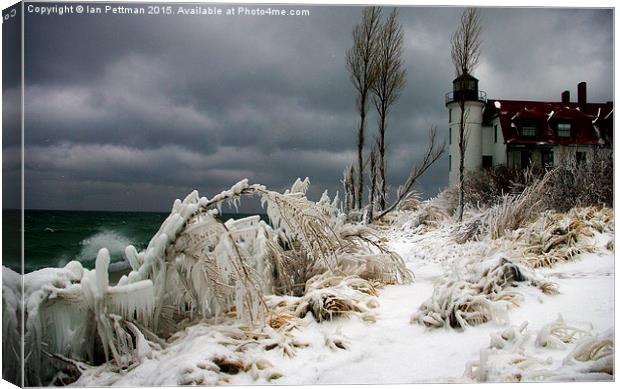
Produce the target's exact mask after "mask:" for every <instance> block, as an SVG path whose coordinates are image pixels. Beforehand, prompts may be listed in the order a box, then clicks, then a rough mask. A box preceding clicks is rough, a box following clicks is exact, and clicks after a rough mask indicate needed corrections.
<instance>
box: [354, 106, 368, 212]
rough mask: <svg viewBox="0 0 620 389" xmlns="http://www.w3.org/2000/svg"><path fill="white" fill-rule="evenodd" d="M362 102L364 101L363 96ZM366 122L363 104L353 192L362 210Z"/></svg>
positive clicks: (357, 205) (358, 206)
mask: <svg viewBox="0 0 620 389" xmlns="http://www.w3.org/2000/svg"><path fill="white" fill-rule="evenodd" d="M362 101H366V98H365V96H363V97H362ZM365 122H366V107H365V103H363V104H361V107H360V128H359V131H358V133H357V182H356V185H357V188H356V190H355V201H356V207H357V209H362V197H363V196H364V124H365Z"/></svg>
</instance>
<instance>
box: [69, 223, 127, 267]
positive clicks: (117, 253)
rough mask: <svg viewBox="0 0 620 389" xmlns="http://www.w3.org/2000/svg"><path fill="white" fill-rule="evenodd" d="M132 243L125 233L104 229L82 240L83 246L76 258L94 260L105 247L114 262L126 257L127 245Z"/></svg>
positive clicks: (82, 260) (81, 260)
mask: <svg viewBox="0 0 620 389" xmlns="http://www.w3.org/2000/svg"><path fill="white" fill-rule="evenodd" d="M130 244H132V242H131V240H130V239H129V238H127V237H126V236H124V235H123V234H120V233H118V232H117V231H109V230H104V231H101V232H98V233H96V234H95V235H92V236H90V237H88V238H86V239H84V240H82V241H81V242H80V246H81V247H82V248H81V251H80V253H79V254H78V255H77V256H76V259H77V260H78V261H80V262H91V261H94V260H95V258H97V253H98V252H99V250H100V249H102V248H104V247H105V248H107V249H108V251H109V252H110V259H111V260H112V262H117V261H121V260H124V259H125V247H127V246H128V245H130Z"/></svg>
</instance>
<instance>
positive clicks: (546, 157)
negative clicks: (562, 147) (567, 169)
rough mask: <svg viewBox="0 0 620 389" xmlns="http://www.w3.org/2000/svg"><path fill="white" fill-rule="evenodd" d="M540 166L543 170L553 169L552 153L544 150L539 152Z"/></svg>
mask: <svg viewBox="0 0 620 389" xmlns="http://www.w3.org/2000/svg"><path fill="white" fill-rule="evenodd" d="M541 157H542V164H543V167H544V168H545V169H551V168H553V151H551V150H544V151H541Z"/></svg>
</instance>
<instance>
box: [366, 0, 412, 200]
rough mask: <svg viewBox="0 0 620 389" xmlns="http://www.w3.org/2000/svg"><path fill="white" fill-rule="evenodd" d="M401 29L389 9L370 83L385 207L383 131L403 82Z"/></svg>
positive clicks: (404, 79)
mask: <svg viewBox="0 0 620 389" xmlns="http://www.w3.org/2000/svg"><path fill="white" fill-rule="evenodd" d="M402 57H403V29H402V26H401V25H400V24H399V23H398V11H397V10H396V8H394V10H393V11H392V12H391V13H390V15H389V16H388V18H387V20H386V21H385V23H384V24H383V25H382V26H381V33H380V35H379V45H378V51H377V71H378V75H377V80H376V82H375V83H374V85H373V86H372V91H373V94H374V95H373V103H374V105H375V108H376V109H377V113H378V116H379V117H378V127H379V134H378V137H377V145H378V148H379V161H378V162H379V166H378V167H379V176H380V179H381V187H380V188H378V190H379V194H380V196H379V206H380V208H381V209H385V201H386V198H387V188H386V185H387V180H386V174H385V171H386V160H385V131H386V129H387V117H388V114H389V111H390V108H391V106H392V105H393V104H394V103H395V102H396V100H398V98H399V97H400V93H401V91H402V89H403V88H404V86H405V84H406V83H407V79H406V74H407V72H406V69H404V68H403V59H402Z"/></svg>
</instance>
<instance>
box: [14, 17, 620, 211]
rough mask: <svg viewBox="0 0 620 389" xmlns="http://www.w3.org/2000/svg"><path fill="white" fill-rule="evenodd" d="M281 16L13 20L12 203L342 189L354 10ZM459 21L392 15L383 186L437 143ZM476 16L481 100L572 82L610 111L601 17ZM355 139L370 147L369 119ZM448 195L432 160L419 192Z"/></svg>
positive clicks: (609, 29)
mask: <svg viewBox="0 0 620 389" xmlns="http://www.w3.org/2000/svg"><path fill="white" fill-rule="evenodd" d="M174 7H175V8H176V7H178V5H174ZM289 8H290V7H289ZM294 8H308V9H310V11H311V15H310V16H308V17H295V18H274V17H249V16H248V17H244V16H238V17H188V16H166V17H163V16H162V17H152V16H151V17H149V16H142V17H141V16H138V17H136V16H131V17H130V16H126V15H116V16H84V15H82V16H77V15H64V16H62V17H58V16H51V17H50V16H47V17H42V16H35V15H31V14H30V15H29V14H27V17H26V27H25V34H26V42H25V46H26V58H27V60H26V68H25V78H26V91H25V99H26V111H25V115H26V121H25V134H26V138H25V141H26V158H25V163H26V165H25V168H26V206H27V207H32V208H56V209H115V210H118V209H129V210H134V209H135V210H167V209H168V208H169V206H170V204H171V203H172V201H173V200H174V198H177V197H183V196H185V194H186V193H187V192H188V191H190V190H191V189H194V188H196V189H199V190H200V191H201V193H202V194H203V195H207V196H212V195H214V194H216V193H218V192H219V191H221V190H223V189H225V188H226V187H228V186H230V185H232V184H233V183H234V182H236V181H237V180H238V179H242V178H245V177H247V178H249V179H250V180H251V181H252V182H257V183H262V184H265V185H267V186H269V187H271V188H274V189H278V190H282V189H284V188H285V187H288V186H289V185H290V184H291V183H292V182H293V181H294V180H295V178H297V177H305V176H309V177H310V179H311V181H312V185H311V192H310V196H311V197H314V198H318V197H319V196H320V194H321V192H322V191H323V190H324V189H328V190H329V192H330V194H332V195H333V193H334V192H335V191H336V190H340V188H341V184H340V180H341V178H342V171H343V169H344V168H345V167H346V165H348V164H350V163H353V162H354V161H355V149H354V147H355V146H354V145H355V128H356V126H357V116H356V112H355V108H354V106H355V105H354V101H355V95H354V93H353V88H352V86H351V84H350V81H349V76H348V74H347V72H346V69H345V60H344V53H345V50H346V49H347V48H348V47H349V46H350V45H351V29H352V28H353V26H354V24H355V23H357V22H358V20H359V17H360V14H361V7H335V6H329V7H328V6H321V7H314V6H308V7H305V6H296V7H294ZM386 12H387V10H386ZM460 12H461V9H459V8H422V7H401V8H400V20H401V22H402V24H403V28H404V31H405V58H404V60H405V65H406V67H407V72H408V83H407V86H406V88H405V90H404V91H403V94H402V97H401V99H400V100H399V101H398V103H397V105H395V106H394V109H393V113H392V116H391V117H390V119H389V128H388V135H387V137H388V140H387V142H388V150H389V153H390V154H389V156H388V181H389V182H390V183H391V184H392V185H393V187H395V186H397V185H398V183H400V182H402V181H403V180H404V179H405V177H406V176H407V173H408V171H409V169H410V168H411V166H412V165H413V164H414V163H415V162H416V161H418V160H419V159H420V158H421V157H422V154H423V152H424V148H425V146H426V139H427V132H428V129H429V128H430V127H431V126H437V127H438V129H439V131H440V134H442V137H445V135H446V134H445V127H446V124H447V115H446V112H445V107H444V104H443V96H444V94H445V93H446V92H448V91H449V90H450V88H451V81H452V78H453V76H454V74H453V67H452V64H451V62H450V56H449V38H450V34H451V33H452V32H453V30H454V29H455V27H456V23H457V20H458V17H459V15H460ZM481 13H482V18H483V26H484V44H483V52H482V58H481V62H480V66H479V68H478V70H477V72H476V75H477V76H478V78H479V79H480V86H481V89H484V90H486V91H487V92H488V93H489V96H490V97H496V98H515V99H517V98H522V99H528V98H529V99H545V100H556V99H558V98H559V95H560V93H561V92H562V91H563V90H565V89H570V90H572V91H573V94H574V95H576V93H575V92H574V91H575V90H576V85H577V83H578V82H579V81H582V80H583V81H587V82H588V87H589V90H588V98H589V99H590V100H593V101H594V100H598V101H606V100H611V99H612V95H613V87H612V83H611V80H612V78H613V38H612V37H613V12H612V11H611V10H589V9H580V10H574V9H510V8H488V9H483V10H482V12H481ZM367 128H368V129H369V134H368V137H367V139H368V140H369V143H370V142H372V141H374V139H373V138H374V132H375V128H376V117H375V115H374V114H371V116H370V117H369V118H368V126H367ZM5 153H6V151H5ZM446 184H447V157H444V158H442V159H441V160H439V161H438V163H437V165H435V166H434V167H433V168H432V169H430V170H429V171H428V173H427V174H426V175H425V176H424V177H423V179H422V180H421V182H420V183H419V185H418V188H417V189H418V190H419V191H422V192H423V193H424V194H425V195H427V196H428V195H434V194H435V193H437V191H438V190H439V189H440V188H442V187H444V186H445V185H446Z"/></svg>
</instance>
